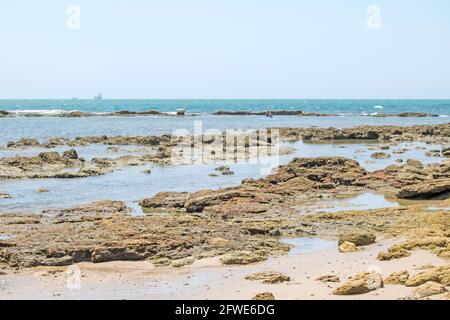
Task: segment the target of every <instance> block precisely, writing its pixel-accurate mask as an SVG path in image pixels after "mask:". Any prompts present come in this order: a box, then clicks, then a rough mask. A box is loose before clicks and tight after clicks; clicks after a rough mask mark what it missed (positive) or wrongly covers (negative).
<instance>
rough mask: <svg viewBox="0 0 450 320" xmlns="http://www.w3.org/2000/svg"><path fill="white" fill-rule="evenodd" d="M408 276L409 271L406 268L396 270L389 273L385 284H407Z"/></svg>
mask: <svg viewBox="0 0 450 320" xmlns="http://www.w3.org/2000/svg"><path fill="white" fill-rule="evenodd" d="M408 278H409V273H408V271H406V270H403V271H399V272H394V273H392V274H391V275H389V276H388V277H387V278H386V279H384V284H391V285H400V284H405V282H406V281H407V280H408Z"/></svg>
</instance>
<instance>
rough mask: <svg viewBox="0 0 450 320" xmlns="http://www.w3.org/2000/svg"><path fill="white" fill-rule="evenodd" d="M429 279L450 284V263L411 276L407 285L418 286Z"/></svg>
mask: <svg viewBox="0 0 450 320" xmlns="http://www.w3.org/2000/svg"><path fill="white" fill-rule="evenodd" d="M429 281H433V282H437V283H441V284H443V285H446V286H450V265H447V266H443V267H435V268H430V269H427V270H425V271H423V272H420V273H418V274H416V275H414V276H412V277H410V278H409V279H408V281H406V282H405V285H406V286H408V287H416V286H419V285H421V284H424V283H425V282H429Z"/></svg>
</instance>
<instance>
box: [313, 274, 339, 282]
mask: <svg viewBox="0 0 450 320" xmlns="http://www.w3.org/2000/svg"><path fill="white" fill-rule="evenodd" d="M316 281H320V282H341V280H340V279H339V277H338V276H335V275H325V276H321V277H318V278H317V279H316Z"/></svg>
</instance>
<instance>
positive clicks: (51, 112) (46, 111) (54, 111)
mask: <svg viewBox="0 0 450 320" xmlns="http://www.w3.org/2000/svg"><path fill="white" fill-rule="evenodd" d="M74 111H76V110H70V111H67V110H60V109H52V110H49V109H41V110H8V112H9V113H14V114H17V115H28V114H42V115H58V114H65V113H70V112H74Z"/></svg>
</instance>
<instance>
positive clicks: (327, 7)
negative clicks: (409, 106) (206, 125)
mask: <svg viewBox="0 0 450 320" xmlns="http://www.w3.org/2000/svg"><path fill="white" fill-rule="evenodd" d="M188 3H189V4H188ZM71 4H76V5H79V6H80V7H81V30H79V31H70V30H68V29H67V28H66V19H67V14H66V8H67V6H69V5H71ZM372 4H377V5H379V7H380V8H381V13H382V28H381V30H379V31H374V30H369V29H368V28H367V27H366V19H367V17H368V16H367V14H366V10H367V7H368V6H369V5H372ZM0 43H1V46H0V99H6V98H71V97H79V98H91V97H92V96H93V95H95V94H97V93H98V92H100V91H101V92H102V93H103V95H104V96H105V97H106V98H305V99H312V98H450V58H449V57H450V1H448V0H433V1H426V0H395V1H393V0H383V1H381V0H380V1H365V0H346V1H335V0H316V1H313V0H309V1H302V0H271V1H269V0H215V1H214V0H208V1H207V0H203V1H202V0H189V1H188V0H158V1H157V0H130V1H124V0H95V1H94V0H71V1H66V0H39V1H32V0H28V1H25V0H14V1H12V0H11V1H6V0H1V3H0Z"/></svg>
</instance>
